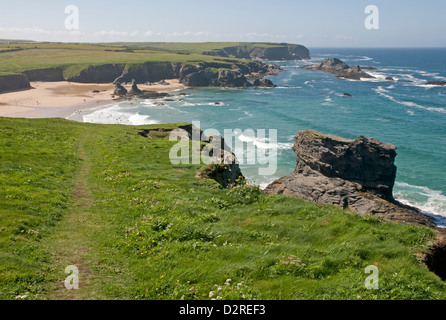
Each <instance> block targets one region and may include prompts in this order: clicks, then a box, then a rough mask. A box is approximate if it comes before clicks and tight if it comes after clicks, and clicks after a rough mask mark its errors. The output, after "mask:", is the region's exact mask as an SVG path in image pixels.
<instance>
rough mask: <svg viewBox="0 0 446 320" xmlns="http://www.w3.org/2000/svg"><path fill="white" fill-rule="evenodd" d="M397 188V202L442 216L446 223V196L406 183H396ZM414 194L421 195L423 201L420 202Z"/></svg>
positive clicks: (395, 193) (395, 194) (439, 192)
mask: <svg viewBox="0 0 446 320" xmlns="http://www.w3.org/2000/svg"><path fill="white" fill-rule="evenodd" d="M395 186H396V188H395V192H394V197H395V199H396V200H398V201H400V202H401V203H403V204H406V205H409V206H413V207H416V208H418V209H420V210H421V211H422V212H424V213H428V214H432V215H437V216H440V217H442V218H444V221H445V222H446V196H445V195H444V194H443V193H442V192H441V191H436V190H431V189H429V188H428V187H420V186H414V185H410V184H408V183H405V182H396V184H395ZM414 194H418V195H421V198H423V200H420V199H419V197H416V196H414ZM416 198H418V199H416Z"/></svg>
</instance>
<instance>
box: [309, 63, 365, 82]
mask: <svg viewBox="0 0 446 320" xmlns="http://www.w3.org/2000/svg"><path fill="white" fill-rule="evenodd" d="M301 68H302V69H307V70H318V71H323V72H329V73H333V74H336V77H338V78H345V79H350V80H361V78H365V79H373V78H374V77H373V76H371V75H370V74H368V73H365V72H364V71H362V70H361V67H360V66H349V65H347V64H346V63H345V62H342V61H341V60H339V59H336V58H333V59H327V60H325V61H322V62H319V63H315V64H311V65H308V66H303V67H301Z"/></svg>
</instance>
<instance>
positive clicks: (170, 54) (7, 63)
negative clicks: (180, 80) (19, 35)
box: [0, 42, 277, 77]
mask: <svg viewBox="0 0 446 320" xmlns="http://www.w3.org/2000/svg"><path fill="white" fill-rule="evenodd" d="M234 45H241V43H200V44H197V43H110V44H79V43H37V42H36V43H0V75H7V74H21V73H23V72H24V71H28V70H35V69H47V68H56V67H60V68H63V70H64V76H65V77H70V76H74V75H76V74H77V73H79V72H80V71H82V70H83V69H86V68H87V67H89V66H96V65H105V64H128V65H131V64H141V63H145V62H166V61H168V62H180V63H188V64H198V63H218V64H219V65H225V64H226V65H227V66H228V67H229V68H230V67H231V66H232V65H233V64H234V63H241V64H246V63H248V61H246V60H243V59H232V58H231V59H229V58H221V57H213V56H209V55H203V54H202V53H203V52H206V51H212V50H215V49H221V48H224V47H226V46H234ZM244 45H247V44H246V43H245V44H244ZM255 45H256V46H260V47H274V46H277V44H264V43H261V44H255Z"/></svg>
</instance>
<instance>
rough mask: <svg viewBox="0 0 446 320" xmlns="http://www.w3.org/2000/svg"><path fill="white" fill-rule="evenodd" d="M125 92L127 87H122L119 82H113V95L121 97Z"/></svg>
mask: <svg viewBox="0 0 446 320" xmlns="http://www.w3.org/2000/svg"><path fill="white" fill-rule="evenodd" d="M127 93H128V91H127V89H126V88H124V86H123V85H122V84H121V83H120V82H116V83H115V91H114V92H113V95H115V96H118V97H122V96H125V95H126V94H127Z"/></svg>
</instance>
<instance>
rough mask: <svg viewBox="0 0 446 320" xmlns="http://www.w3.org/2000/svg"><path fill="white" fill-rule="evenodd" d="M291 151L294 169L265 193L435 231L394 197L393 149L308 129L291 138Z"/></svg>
mask: <svg viewBox="0 0 446 320" xmlns="http://www.w3.org/2000/svg"><path fill="white" fill-rule="evenodd" d="M293 150H294V151H295V152H296V154H297V166H296V169H295V170H294V172H293V173H292V174H291V175H289V176H287V177H284V178H281V179H279V180H277V181H275V182H273V183H272V184H270V185H269V186H268V187H267V188H266V192H268V193H271V194H285V195H289V196H293V197H298V198H303V199H306V200H309V201H314V202H316V203H319V204H331V205H337V206H339V207H341V208H344V209H350V210H352V211H354V212H357V213H361V214H374V215H380V216H383V217H386V218H389V219H392V220H397V221H400V222H407V223H409V222H410V223H416V224H420V225H427V226H430V227H434V226H435V225H434V223H433V222H432V221H431V220H430V219H429V218H428V217H427V216H425V215H423V214H421V213H420V212H419V211H418V210H417V209H415V208H411V207H408V206H404V205H402V204H401V203H398V202H397V201H395V199H394V198H393V195H392V191H393V186H394V183H395V176H396V170H397V168H396V166H395V164H394V161H395V157H396V155H397V154H396V147H395V146H393V145H390V144H387V143H383V142H380V141H378V140H376V139H373V138H365V137H362V136H361V137H359V138H358V139H356V140H347V139H343V138H340V137H336V136H329V135H324V134H321V133H319V132H316V131H314V130H307V131H301V132H299V133H298V134H297V135H296V137H295V141H294V146H293Z"/></svg>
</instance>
